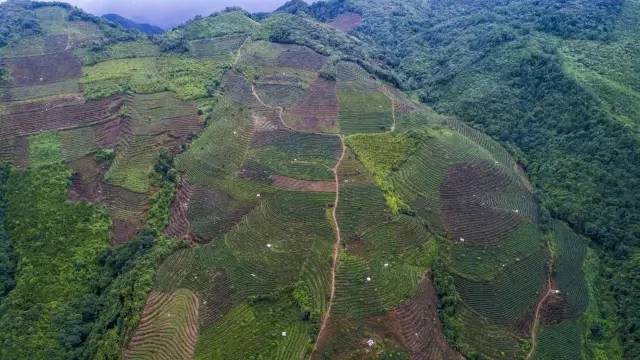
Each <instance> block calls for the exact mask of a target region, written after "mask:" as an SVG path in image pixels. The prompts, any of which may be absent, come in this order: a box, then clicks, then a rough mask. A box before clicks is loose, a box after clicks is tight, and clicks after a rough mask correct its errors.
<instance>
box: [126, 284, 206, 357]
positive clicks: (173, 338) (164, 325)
mask: <svg viewBox="0 0 640 360" xmlns="http://www.w3.org/2000/svg"><path fill="white" fill-rule="evenodd" d="M198 307H199V299H198V297H197V296H196V295H195V294H194V293H193V292H191V291H189V290H185V289H179V290H177V291H176V292H175V293H173V294H164V293H159V292H152V293H151V294H150V295H149V299H148V301H147V304H146V305H145V308H144V311H143V313H142V317H141V319H140V325H139V326H138V329H137V330H136V332H135V333H134V334H133V337H132V338H131V341H130V342H129V345H128V348H127V349H126V350H125V353H124V358H125V359H163V360H173V359H188V358H191V357H193V353H194V351H195V346H196V341H197V339H198Z"/></svg>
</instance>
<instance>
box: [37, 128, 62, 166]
mask: <svg viewBox="0 0 640 360" xmlns="http://www.w3.org/2000/svg"><path fill="white" fill-rule="evenodd" d="M29 159H30V161H31V165H32V166H42V165H47V164H53V163H56V162H60V161H62V152H61V151H60V137H59V136H58V134H57V133H55V132H48V133H42V134H38V135H33V136H31V137H30V138H29Z"/></svg>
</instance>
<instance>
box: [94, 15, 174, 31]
mask: <svg viewBox="0 0 640 360" xmlns="http://www.w3.org/2000/svg"><path fill="white" fill-rule="evenodd" d="M102 17H103V18H105V19H107V20H109V21H111V22H114V23H116V24H118V25H120V26H122V27H124V28H127V29H135V30H138V31H140V32H142V33H145V34H148V35H156V34H162V33H163V32H164V30H163V29H162V28H160V27H158V26H155V25H150V24H141V23H138V22H135V21H133V20H131V19H127V18H125V17H122V16H120V15H118V14H106V15H103V16H102Z"/></svg>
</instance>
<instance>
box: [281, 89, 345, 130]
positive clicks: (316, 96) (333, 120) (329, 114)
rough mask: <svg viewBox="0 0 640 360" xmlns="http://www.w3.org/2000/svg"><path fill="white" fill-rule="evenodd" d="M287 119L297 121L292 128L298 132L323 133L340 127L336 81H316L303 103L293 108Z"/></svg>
mask: <svg viewBox="0 0 640 360" xmlns="http://www.w3.org/2000/svg"><path fill="white" fill-rule="evenodd" d="M288 112H289V114H288V116H287V118H289V117H291V118H293V119H295V121H294V124H292V127H293V128H294V129H295V130H298V131H306V132H322V131H327V130H329V129H335V128H337V126H338V99H337V96H336V83H335V81H328V80H325V79H323V78H318V79H317V80H315V81H314V82H313V83H312V84H311V86H310V87H309V89H308V90H307V92H306V93H305V95H304V97H303V99H302V101H301V102H300V103H299V104H298V105H296V106H294V107H292V108H291V109H290V110H289V111H288Z"/></svg>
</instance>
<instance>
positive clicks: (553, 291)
mask: <svg viewBox="0 0 640 360" xmlns="http://www.w3.org/2000/svg"><path fill="white" fill-rule="evenodd" d="M557 291H558V290H557V289H556V288H555V287H554V286H553V283H552V282H551V275H549V278H548V279H547V293H546V294H544V296H543V297H542V299H540V301H538V305H536V314H535V317H534V318H533V326H531V350H529V353H528V354H527V357H526V358H525V359H526V360H529V359H531V357H532V356H533V353H534V352H535V351H536V341H537V337H538V328H539V327H540V313H541V312H542V306H543V305H544V303H545V302H546V301H547V299H548V298H549V296H551V295H554V294H557Z"/></svg>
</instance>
